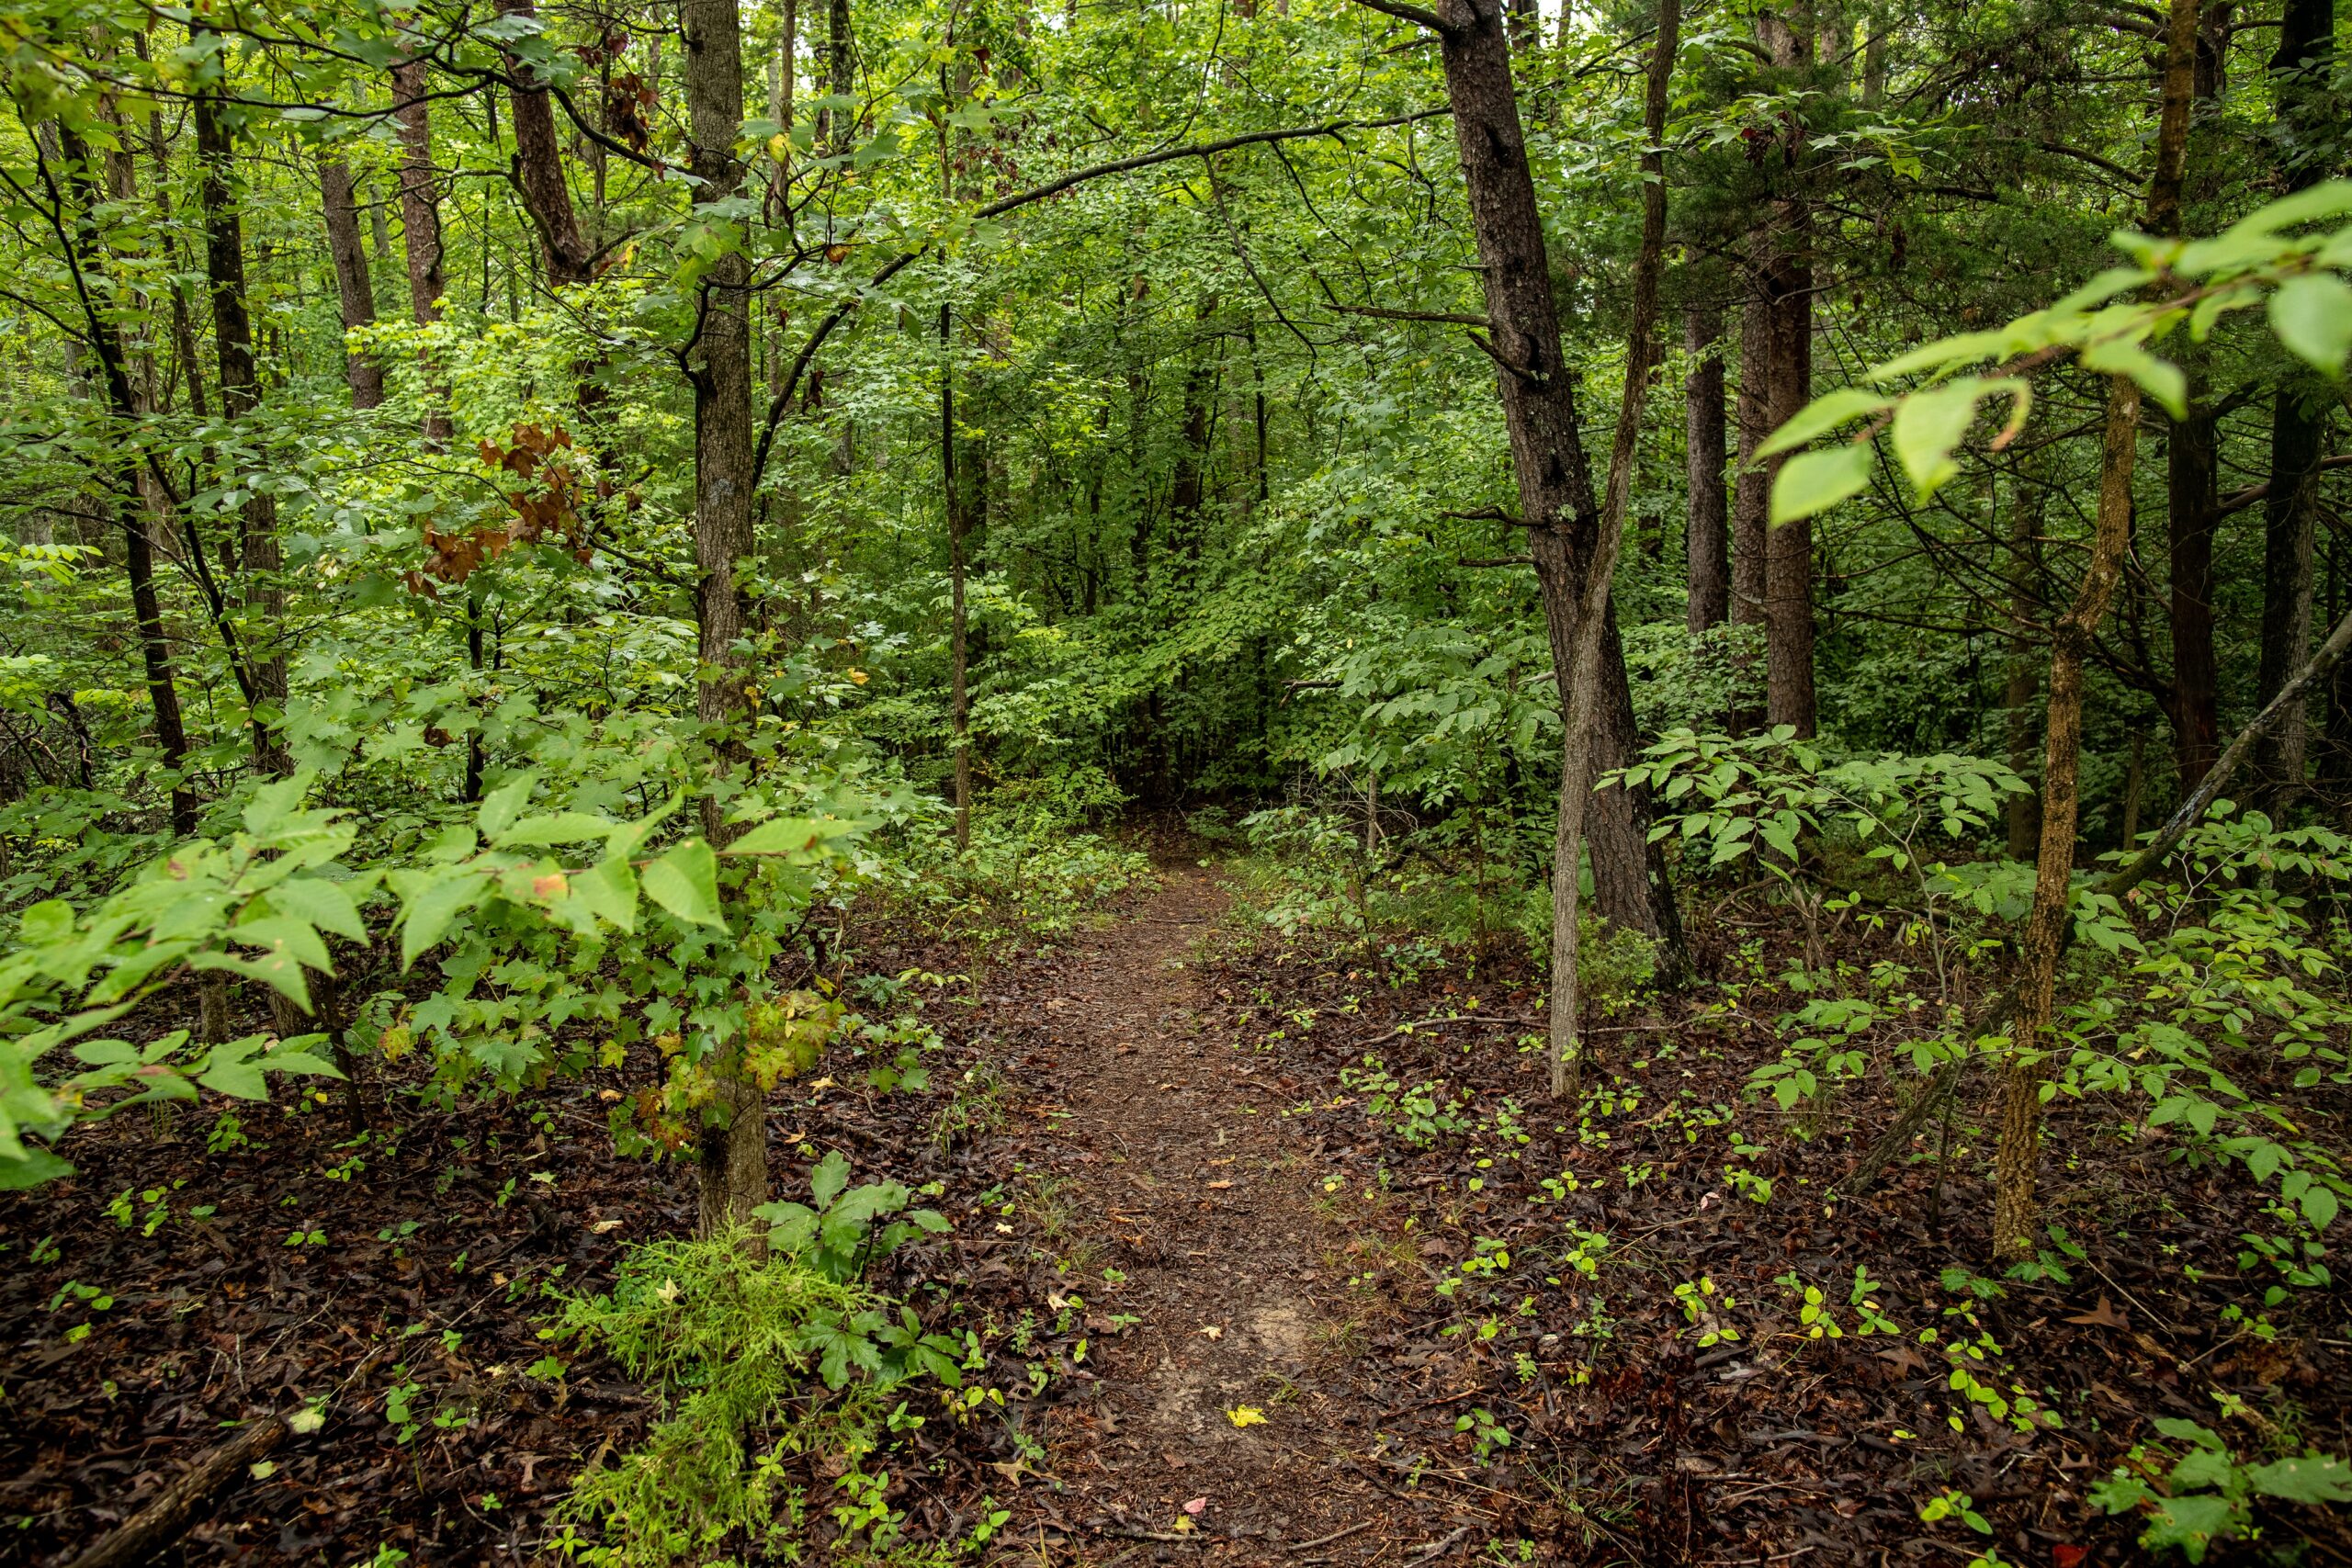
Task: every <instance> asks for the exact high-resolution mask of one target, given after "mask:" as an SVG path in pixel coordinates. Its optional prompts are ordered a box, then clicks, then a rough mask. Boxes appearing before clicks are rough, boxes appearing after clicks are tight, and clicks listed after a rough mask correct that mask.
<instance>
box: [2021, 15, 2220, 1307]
mask: <svg viewBox="0 0 2352 1568" xmlns="http://www.w3.org/2000/svg"><path fill="white" fill-rule="evenodd" d="M2196 53H2197V0H2173V5H2172V12H2171V16H2170V17H2169V23H2168V26H2167V28H2166V30H2165V72H2164V100H2163V109H2162V112H2161V114H2160V116H2159V118H2158V122H2157V130H2156V167H2155V173H2154V177H2153V178H2151V179H2150V181H2149V183H2148V227H2149V230H2150V231H2151V232H2154V233H2158V234H2164V233H2170V232H2173V231H2177V228H2178V227H2179V222H2180V179H2181V162H2182V155H2183V151H2184V149H2185V148H2186V146H2187V144H2188V108H2189V100H2190V96H2191V93H2192V87H2193V83H2192V71H2193V68H2194V63H2195V60H2196ZM2139 434H2140V391H2139V389H2138V388H2137V387H2136V386H2134V385H2132V383H2131V380H2130V379H2129V378H2125V377H2121V376H2118V377H2116V378H2113V379H2112V380H2111V381H2110V382H2109V391H2108V402H2107V432H2106V435H2105V438H2104V439H2103V441H2102V442H2101V445H2100V449H2099V491H2098V525H2097V530H2096V532H2095V534H2094V536H2093V538H2092V543H2091V558H2090V562H2089V564H2088V565H2087V566H2086V568H2085V569H2084V571H2083V581H2082V586H2081V588H2080V589H2078V590H2077V591H2076V592H2075V602H2074V604H2073V605H2072V606H2071V607H2070V608H2069V609H2068V610H2067V612H2066V614H2065V615H2062V616H2061V617H2059V620H2058V624H2057V626H2055V627H2053V628H2052V637H2051V650H2050V700H2049V710H2048V717H2047V719H2046V720H2045V722H2044V725H2043V730H2042V734H2043V741H2042V779H2041V852H2040V854H2039V855H2038V856H2037V857H2036V860H2035V865H2034V887H2033V908H2032V909H2031V911H2030V913H2029V914H2028V916H2027V917H2026V931H2025V937H2024V941H2023V942H2022V943H2021V944H2020V945H2021V952H2020V954H2019V959H2018V968H2019V975H2018V984H2017V985H2016V986H2015V987H2012V990H2013V994H2015V996H2016V997H2017V998H2018V1000H2017V1010H2016V1013H2015V1016H2014V1019H2013V1021H2012V1022H2011V1024H2010V1031H2009V1037H2010V1038H2011V1039H2012V1040H2013V1041H2015V1042H2016V1044H2015V1045H2014V1046H2013V1047H2012V1048H2011V1050H2010V1053H2009V1058H2008V1067H2007V1075H2006V1081H2005V1084H2004V1093H2003V1095H2002V1104H2001V1130H2000V1141H1999V1144H1998V1145H1997V1147H1996V1150H1995V1154H1994V1165H1993V1255H1994V1257H1995V1258H1997V1259H1999V1260H2001V1261H2004V1262H2010V1261H2016V1260H2018V1259H2020V1258H2030V1256H2031V1255H2032V1252H2033V1224H2034V1187H2035V1182H2036V1180H2037V1179H2038V1176H2039V1171H2038V1167H2039V1165H2040V1163H2041V1087H2042V1084H2043V1082H2044V1080H2045V1078H2046V1077H2047V1076H2048V1060H2047V1057H2046V1056H2045V1055H2044V1054H2043V1053H2044V1050H2045V1043H2044V1041H2043V1038H2042V1037H2043V1035H2044V1034H2045V1033H2046V1032H2048V1030H2049V1027H2050V1024H2051V1021H2052V1014H2053V1012H2054V1011H2055V1005H2056V1002H2055V998H2056V985H2057V976H2058V957H2059V954H2060V953H2061V952H2063V951H2064V947H2065V943H2066V939H2067V938H2068V937H2069V936H2070V935H2071V934H2072V932H2073V919H2072V917H2071V912H2070V908H2069V905H2070V903H2071V900H2072V896H2073V883H2072V878H2073V875H2074V869H2075V818H2076V812H2077V808H2078V804H2079V803H2078V799H2077V794H2076V784H2077V765H2078V763H2079V761H2080V758H2081V752H2082V725H2083V666H2084V664H2085V662H2086V659H2087V656H2088V654H2089V651H2090V646H2091V638H2092V637H2093V635H2094V634H2095V633H2096V632H2097V631H2098V623H2099V619H2100V617H2101V616H2103V615H2105V614H2106V613H2107V603H2108V600H2109V598H2110V597H2111V596H2112V595H2113V593H2114V592H2115V584H2116V581H2117V580H2118V579H2119V578H2120V576H2121V575H2122V570H2123V557H2124V554H2125V552H2126V551H2127V550H2128V549H2129V548H2130V547H2131V479H2132V468H2133V459H2134V457H2136V455H2137V452H2138V442H2139ZM2201 776H2202V775H2200V777H2201ZM2185 796H2186V798H2187V799H2188V800H2194V799H2195V798H2197V796H2196V795H2195V792H2193V791H2190V792H2185Z"/></svg>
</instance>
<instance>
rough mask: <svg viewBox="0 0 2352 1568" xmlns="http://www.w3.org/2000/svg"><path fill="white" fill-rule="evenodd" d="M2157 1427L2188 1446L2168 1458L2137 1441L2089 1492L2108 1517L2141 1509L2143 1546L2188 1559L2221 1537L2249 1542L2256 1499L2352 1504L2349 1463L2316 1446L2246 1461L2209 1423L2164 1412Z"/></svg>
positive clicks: (2161, 1450)
mask: <svg viewBox="0 0 2352 1568" xmlns="http://www.w3.org/2000/svg"><path fill="white" fill-rule="evenodd" d="M2155 1427H2156V1430H2157V1432H2159V1433H2160V1434H2162V1435H2163V1436H2164V1437H2165V1438H2170V1439H2172V1441H2173V1442H2174V1443H2175V1444H2179V1445H2183V1446H2182V1447H2181V1448H2180V1450H2179V1457H2178V1458H2177V1459H2174V1460H2171V1461H2170V1463H2169V1467H2167V1464H2166V1461H2167V1459H2168V1457H2169V1456H2168V1455H2167V1453H2166V1451H2165V1448H2164V1447H2163V1446H2161V1445H2156V1444H2150V1443H2142V1444H2138V1445H2135V1446H2134V1447H2133V1448H2132V1450H2131V1453H2130V1455H2129V1456H2128V1457H2127V1458H2126V1459H2125V1461H2124V1463H2123V1465H2122V1467H2121V1468H2120V1469H2118V1470H2117V1471H2116V1472H2114V1474H2113V1475H2111V1476H2109V1478H2108V1479H2107V1480H2105V1481H2102V1482H2100V1483H2098V1484H2097V1485H2095V1486H2093V1487H2092V1488H2091V1489H2090V1501H2091V1502H2092V1504H2093V1505H2094V1506H2098V1507H2100V1508H2103V1509H2105V1510H2106V1511H2107V1512H2109V1513H2110V1514H2130V1513H2144V1514H2145V1515H2146V1516H2147V1519H2148V1526H2147V1529H2144V1530H2143V1531H2141V1533H2140V1544H2141V1545H2142V1546H2143V1547H2145V1548H2147V1549H2148V1550H2149V1551H2163V1550H2165V1549H2166V1548H2172V1549H2175V1550H2177V1551H2180V1552H2181V1553H2182V1554H2183V1555H2184V1556H2186V1557H2187V1558H2188V1560H2189V1561H2190V1562H2203V1561H2205V1553H2206V1552H2207V1551H2211V1549H2212V1548H2213V1546H2214V1545H2215V1544H2216V1543H2218V1542H2221V1541H2224V1540H2254V1539H2255V1538H2256V1537H2257V1536H2258V1535H2259V1534H2260V1533H2261V1532H2260V1531H2259V1529H2257V1528H2256V1525H2255V1522H2254V1516H2255V1506H2256V1503H2257V1502H2262V1501H2267V1502H2273V1503H2289V1504H2297V1505H2301V1506H2309V1507H2324V1506H2331V1505H2340V1504H2345V1503H2352V1465H2347V1464H2346V1463H2345V1461H2342V1460H2340V1459H2336V1458H2334V1457H2332V1456H2330V1455H2327V1454H2323V1453H2320V1452H2318V1451H2316V1450H2312V1451H2311V1452H2307V1453H2303V1454H2300V1455H2291V1456H2290V1457H2288V1458H2285V1459H2278V1460H2273V1461H2270V1462H2268V1463H2267V1464H2248V1463H2245V1462H2244V1461H2241V1460H2239V1459H2238V1458H2236V1457H2235V1456H2234V1455H2233V1454H2232V1453H2231V1451H2230V1446H2229V1444H2227V1443H2226V1442H2224V1441H2222V1438H2221V1436H2220V1435H2219V1434H2218V1433H2216V1432H2214V1431H2213V1430H2212V1429H2211V1428H2210V1427H2203V1426H2200V1425H2199V1424H2198V1423H2197V1422H2194V1421H2187V1420H2183V1419H2181V1418H2179V1417H2177V1416H2165V1417H2162V1418H2160V1419H2158V1420H2157V1422H2156V1423H2155Z"/></svg>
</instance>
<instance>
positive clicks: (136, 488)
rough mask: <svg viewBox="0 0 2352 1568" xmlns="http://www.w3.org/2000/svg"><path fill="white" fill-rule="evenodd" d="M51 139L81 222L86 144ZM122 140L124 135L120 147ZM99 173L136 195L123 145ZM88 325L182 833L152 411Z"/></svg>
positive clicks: (177, 723)
mask: <svg viewBox="0 0 2352 1568" xmlns="http://www.w3.org/2000/svg"><path fill="white" fill-rule="evenodd" d="M59 141H60V145H61V146H62V149H63V150H64V152H65V153H66V155H67V157H68V158H69V159H70V160H71V161H72V163H73V164H74V170H75V172H74V174H73V175H72V176H71V184H72V186H73V187H74V190H75V191H76V193H77V194H79V195H80V196H81V197H82V198H83V207H84V211H85V222H86V214H87V211H88V209H90V208H92V207H94V206H95V205H96V203H95V202H94V201H93V200H92V199H91V198H92V197H95V196H96V194H97V193H96V189H95V186H94V184H93V182H92V181H91V179H90V175H89V169H90V154H89V150H88V148H87V147H86V145H85V144H83V143H82V141H81V140H80V138H79V137H78V136H75V135H74V133H73V132H72V131H70V130H67V131H64V132H62V134H61V136H60V139H59ZM129 144H130V143H129V139H128V138H126V139H125V141H124V146H125V148H126V149H127V148H128V146H129ZM107 173H108V175H109V178H108V185H109V186H110V189H109V191H108V194H109V195H110V196H112V197H113V198H114V199H115V200H117V201H119V202H122V203H125V204H128V203H130V202H131V201H133V200H135V199H136V198H137V196H138V190H137V187H136V186H135V183H134V175H133V171H132V169H131V165H130V155H129V153H128V152H127V151H126V152H122V153H121V154H119V155H118V156H116V157H111V158H109V159H108V160H107ZM75 231H76V233H77V237H78V238H80V239H81V241H82V243H83V244H85V245H86V246H87V248H88V254H77V255H74V256H69V257H68V258H67V259H68V261H69V263H70V264H72V265H76V266H81V265H93V264H95V263H96V261H97V260H98V255H99V247H98V245H97V243H96V239H97V236H96V233H95V231H93V230H92V229H89V228H85V226H84V224H83V223H77V224H76V225H75ZM81 248H82V247H81V245H77V247H76V249H77V250H80V249H81ZM107 259H109V260H112V259H115V258H111V257H109V258H107ZM93 270H95V265H93ZM133 298H134V299H135V300H136V301H137V302H139V303H141V304H144V303H145V300H144V297H143V296H137V295H134V297H133ZM88 331H89V335H90V342H91V345H92V346H93V347H94V348H95V349H96V351H97V357H98V368H99V373H100V376H101V378H102V379H103V380H104V382H105V384H106V399H107V409H108V412H111V413H112V414H113V415H114V416H115V420H116V422H117V423H118V424H119V427H120V431H121V436H120V440H119V451H120V452H121V453H122V454H123V458H122V468H121V472H120V474H119V478H118V480H117V489H118V502H117V508H116V516H117V518H118V520H119V524H120V526H121V528H122V536H123V567H124V570H125V573H126V575H127V576H128V577H129V579H130V614H131V619H132V622H133V623H134V624H135V625H136V626H137V627H138V633H139V657H140V663H141V667H142V668H143V670H144V671H145V674H146V677H147V700H148V706H149V708H150V710H151V711H152V713H153V720H154V727H155V744H156V747H157V749H158V750H161V751H162V752H163V756H164V766H165V767H167V768H169V769H171V770H172V772H173V774H174V777H175V783H174V784H172V786H171V824H172V831H173V832H174V833H175V835H177V836H179V837H181V838H187V837H189V836H191V835H192V834H194V833H195V831H196V795H195V792H194V791H192V790H190V789H189V788H188V786H187V780H186V778H185V777H183V776H181V775H182V772H183V770H184V769H185V768H186V767H187V722H186V720H185V719H184V718H183V716H182V715H181V711H180V692H179V681H178V678H177V675H176V673H175V671H174V669H173V667H172V644H171V638H170V636H169V634H168V633H167V632H166V631H165V630H164V611H163V604H162V601H161V600H160V599H159V598H158V596H157V594H156V592H155V550H154V544H153V534H152V533H151V532H150V530H151V529H153V527H155V526H156V518H157V517H159V516H166V515H168V513H164V512H162V511H161V510H160V509H161V507H164V506H168V505H169V498H168V497H167V496H164V494H163V493H162V489H161V481H160V480H158V479H156V477H155V475H154V473H153V469H152V468H151V466H150V465H149V464H147V463H146V462H144V461H143V460H142V459H141V457H140V456H139V452H138V437H137V432H138V430H139V428H140V427H141V424H143V423H145V421H146V419H147V417H148V416H149V415H151V414H152V413H153V412H154V410H153V405H152V402H151V400H150V398H149V396H148V395H147V394H144V393H142V392H141V390H140V389H139V388H138V387H137V386H136V385H135V384H134V383H133V381H132V380H131V377H130V356H129V355H128V354H127V353H126V352H125V351H124V347H123V342H122V333H121V329H120V328H119V326H117V325H116V324H115V323H113V322H110V321H102V320H101V319H99V317H98V316H97V315H96V313H95V312H92V313H91V315H90V317H89V321H88ZM134 498H136V499H135V500H134Z"/></svg>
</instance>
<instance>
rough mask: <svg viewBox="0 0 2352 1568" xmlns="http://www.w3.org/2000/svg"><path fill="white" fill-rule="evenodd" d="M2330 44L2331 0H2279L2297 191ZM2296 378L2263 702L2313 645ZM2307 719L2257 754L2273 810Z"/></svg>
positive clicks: (2279, 402) (2268, 583)
mask: <svg viewBox="0 0 2352 1568" xmlns="http://www.w3.org/2000/svg"><path fill="white" fill-rule="evenodd" d="M2334 50H2335V0H2286V5H2285V6H2284V8H2283V11H2282V13H2281V18H2280V23H2279V36H2278V51H2277V52H2276V53H2274V54H2273V55H2272V56H2271V58H2270V73H2271V83H2272V92H2273V95H2274V97H2275V99H2276V102H2277V104H2278V110H2277V114H2276V116H2275V119H2274V125H2275V130H2276V134H2277V138H2278V141H2279V142H2280V143H2281V144H2282V145H2283V146H2285V147H2286V148H2287V149H2288V155H2287V156H2286V157H2285V159H2284V160H2282V161H2283V163H2284V164H2285V168H2284V171H2283V172H2284V174H2285V176H2286V178H2285V184H2286V186H2287V188H2288V189H2289V190H2290V191H2292V190H2303V189H2306V188H2308V187H2309V186H2312V185H2313V184H2315V183H2316V182H2317V181H2318V179H2319V177H2320V175H2322V174H2323V173H2324V172H2325V165H2324V164H2323V163H2322V162H2321V161H2319V160H2318V159H2315V158H2312V156H2310V155H2309V152H2308V149H2307V143H2308V142H2309V141H2311V140H2312V138H2313V137H2314V136H2315V135H2316V134H2318V133H2319V132H2320V131H2321V130H2323V129H2324V124H2325V115H2326V112H2327V108H2328V106H2327V104H2326V103H2325V101H2324V96H2323V90H2324V85H2325V83H2326V77H2327V70H2326V68H2327V66H2328V63H2329V62H2330V59H2331V57H2332V55H2333V53H2334ZM2299 380H2300V378H2290V379H2283V380H2282V381H2281V382H2280V384H2279V386H2278V389H2277V390H2276V391H2274V392H2273V393H2272V395H2271V404H2270V493H2269V494H2268V495H2267V496H2266V497H2265V498H2264V502H2263V516H2262V658H2261V670H2260V674H2259V677H2258V682H2257V691H2258V693H2259V694H2260V697H2261V700H2262V701H2264V702H2266V703H2267V702H2268V701H2269V700H2270V699H2271V697H2273V696H2274V695H2276V694H2278V691H2279V689H2280V688H2281V687H2282V686H2283V685H2284V684H2285V682H2286V681H2287V678H2288V673H2289V671H2292V670H2293V669H2294V668H2295V667H2296V666H2297V665H2298V664H2300V663H2301V661H2302V657H2303V649H2305V648H2307V647H2308V646H2310V643H2311V626H2312V538H2313V535H2314V532H2315V529H2316V526H2317V523H2318V517H2319V460H2320V455H2321V453H2322V452H2323V451H2324V449H2325V444H2326V434H2327V416H2328V412H2329V411H2328V405H2327V404H2326V403H2325V402H2324V401H2322V400H2316V399H2306V398H2304V397H2303V396H2301V395H2299V394H2300V388H2299V387H2298V385H2297V381H2299ZM2308 728H2309V726H2308V716H2307V715H2305V714H2304V713H2302V712H2301V711H2300V710H2299V711H2297V712H2293V713H2290V714H2288V715H2287V716H2286V717H2285V719H2284V720H2283V722H2282V723H2281V724H2280V726H2279V729H2278V733H2277V734H2275V735H2272V736H2269V737H2267V738H2266V739H2265V740H2264V742H2263V744H2262V748H2261V750H2259V751H2258V752H2257V753H2256V758H2255V768H2256V773H2257V774H2258V775H2259V776H2260V779H2261V784H2260V786H2259V787H2260V791H2261V794H2262V795H2263V797H2264V798H2265V799H2266V800H2267V801H2269V802H2270V803H2271V804H2272V805H2273V806H2274V807H2276V806H2278V805H2279V804H2283V803H2284V802H2285V801H2286V800H2288V799H2290V798H2291V797H2292V796H2293V795H2295V794H2296V793H2298V792H2300V791H2301V789H2302V787H2303V776H2304V760H2305V752H2306V750H2308V748H2307V746H2306V743H2305V736H2306V733H2307V730H2308Z"/></svg>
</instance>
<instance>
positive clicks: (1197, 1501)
mask: <svg viewBox="0 0 2352 1568" xmlns="http://www.w3.org/2000/svg"><path fill="white" fill-rule="evenodd" d="M1207 1506H1209V1500H1208V1499H1207V1498H1206V1497H1195V1498H1193V1500H1192V1501H1191V1502H1189V1503H1187V1504H1185V1505H1184V1511H1185V1512H1186V1513H1188V1514H1192V1515H1194V1516H1197V1515H1198V1514H1199V1513H1200V1511H1201V1510H1202V1509H1203V1508H1205V1507H1207Z"/></svg>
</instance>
